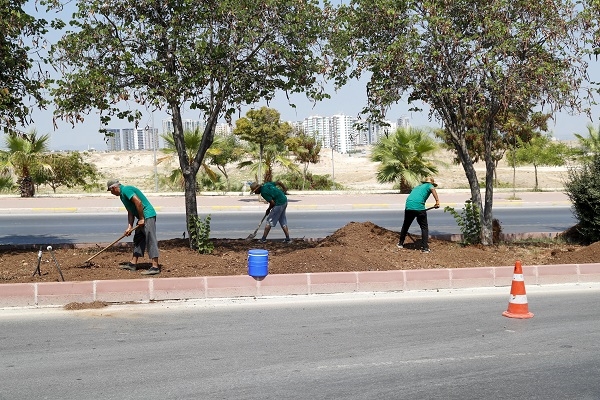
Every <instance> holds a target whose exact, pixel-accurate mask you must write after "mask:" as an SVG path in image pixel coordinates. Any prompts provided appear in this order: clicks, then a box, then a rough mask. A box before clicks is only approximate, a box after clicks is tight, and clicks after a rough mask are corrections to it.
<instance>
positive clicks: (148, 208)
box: [120, 185, 156, 219]
mask: <svg viewBox="0 0 600 400" xmlns="http://www.w3.org/2000/svg"><path fill="white" fill-rule="evenodd" d="M134 195H136V196H137V197H138V199H140V201H141V202H142V206H143V207H144V219H146V218H152V217H156V211H155V210H154V207H152V204H150V202H149V201H148V199H147V198H146V196H144V194H143V193H142V192H141V191H140V189H138V188H136V187H135V186H125V185H121V196H120V198H121V202H122V203H123V205H124V206H125V208H126V209H127V211H129V212H130V213H132V214H133V215H134V216H135V217H136V218H137V219H140V216H139V215H137V214H138V212H137V209H136V208H135V204H133V201H131V199H132V198H133V196H134Z"/></svg>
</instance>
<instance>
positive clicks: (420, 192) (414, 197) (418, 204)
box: [404, 182, 434, 211]
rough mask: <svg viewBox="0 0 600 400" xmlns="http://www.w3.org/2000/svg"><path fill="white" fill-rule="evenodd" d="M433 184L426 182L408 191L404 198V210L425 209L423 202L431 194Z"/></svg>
mask: <svg viewBox="0 0 600 400" xmlns="http://www.w3.org/2000/svg"><path fill="white" fill-rule="evenodd" d="M433 188H434V186H433V185H432V184H431V183H429V182H427V183H423V184H421V185H419V186H415V188H414V189H413V190H412V191H411V192H410V194H409V195H408V197H407V198H406V206H405V207H404V208H405V209H406V210H414V211H422V210H425V202H426V201H427V199H428V198H429V195H430V194H431V189H433Z"/></svg>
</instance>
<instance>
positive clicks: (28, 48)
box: [0, 0, 47, 133]
mask: <svg viewBox="0 0 600 400" xmlns="http://www.w3.org/2000/svg"><path fill="white" fill-rule="evenodd" d="M26 3H28V1H26V0H4V1H2V3H1V5H0V128H2V129H3V130H4V132H5V133H8V132H14V127H15V125H16V124H17V123H20V124H21V125H27V124H28V123H29V122H30V121H31V116H30V112H31V110H30V104H29V103H28V102H27V100H33V101H34V102H36V103H37V104H38V105H40V106H42V107H43V106H44V105H45V104H46V102H47V101H46V100H45V98H44V96H43V95H42V93H41V91H42V88H43V86H44V79H45V74H44V73H42V72H41V71H35V70H33V67H34V65H35V64H37V61H35V60H34V59H33V57H32V56H33V55H34V54H35V53H36V51H38V50H39V49H38V48H36V47H34V46H35V45H36V44H37V45H38V46H40V47H41V46H42V44H43V39H42V37H43V34H44V33H45V32H46V24H47V22H46V21H45V20H43V19H39V20H37V19H35V18H34V17H33V16H31V15H29V14H27V13H26V12H25V11H24V10H23V6H24V5H25V4H26ZM27 43H32V45H28V44H27Z"/></svg>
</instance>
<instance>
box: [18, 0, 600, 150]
mask: <svg viewBox="0 0 600 400" xmlns="http://www.w3.org/2000/svg"><path fill="white" fill-rule="evenodd" d="M29 3H30V4H29V6H28V7H26V8H25V9H26V11H27V12H29V13H35V11H34V10H33V8H32V6H31V4H32V3H33V2H32V1H30V2H29ZM69 14H70V12H69ZM38 15H39V14H38ZM63 17H64V16H63ZM47 18H48V19H50V18H53V16H51V15H49V16H47ZM54 35H55V36H57V34H56V33H55V34H54ZM56 39H57V38H56V37H50V38H49V40H50V41H52V42H54V41H56ZM599 67H600V62H599V61H597V60H591V61H590V68H589V73H590V77H591V80H592V81H596V82H600V68H599ZM365 83H366V81H364V80H363V81H360V82H356V81H353V82H351V83H349V84H348V85H346V86H345V87H343V88H342V89H340V90H339V91H338V92H337V93H335V92H334V91H333V87H331V89H330V90H329V94H330V95H331V97H332V98H331V99H329V100H325V101H323V102H320V103H317V104H316V105H314V106H313V104H312V103H311V102H310V101H308V100H307V99H306V98H305V97H304V96H303V95H295V96H293V97H292V102H294V103H295V104H296V106H297V108H296V109H294V108H292V107H290V106H289V105H288V100H287V99H286V97H285V95H283V94H281V95H278V96H276V98H275V99H274V101H272V102H271V103H270V104H269V107H271V108H275V109H276V110H278V111H279V112H280V114H281V119H282V121H300V120H303V119H304V118H305V117H308V116H311V115H321V116H331V115H334V114H346V115H352V116H356V115H358V113H359V112H360V110H361V109H362V108H363V107H364V106H365V104H366V94H365ZM263 105H267V104H266V102H262V103H256V104H255V105H254V107H256V108H259V107H261V106H263ZM409 108H410V107H409V106H408V105H407V104H406V102H401V103H399V104H397V105H395V106H393V107H392V108H391V109H390V111H389V112H388V114H387V118H388V119H389V120H391V121H395V120H397V119H398V118H399V117H401V116H403V115H407V116H408V117H409V118H410V122H411V125H412V126H414V127H437V126H439V123H437V121H429V120H428V116H427V110H426V109H425V110H424V111H423V112H420V113H417V112H408V109H409ZM246 111H247V110H242V116H243V115H244V114H245V112H246ZM183 117H184V118H187V119H200V117H199V115H198V113H197V112H192V110H184V111H183ZM165 118H168V115H167V114H166V113H165V112H155V113H154V124H155V125H154V126H155V127H157V128H159V132H161V130H160V126H161V121H162V120H163V119H165ZM235 118H237V116H236V117H235ZM235 118H234V120H235ZM592 118H593V119H594V120H593V121H591V120H590V119H589V118H588V117H587V116H586V115H583V114H582V115H575V116H571V115H568V114H567V113H566V112H563V113H559V114H557V115H556V118H555V121H550V126H549V131H550V132H551V133H552V134H553V135H554V136H555V137H556V138H557V139H561V140H572V139H574V136H573V134H574V133H579V134H583V135H587V128H586V126H587V125H588V124H589V123H593V124H594V125H595V126H598V121H599V118H600V106H597V105H596V106H593V107H592ZM33 120H34V124H32V125H29V126H26V127H20V129H22V130H24V131H29V130H30V129H32V128H35V129H37V132H38V134H46V133H48V134H50V135H51V141H50V148H51V149H52V150H86V149H89V148H95V149H97V150H105V149H106V144H105V143H104V140H103V139H104V136H103V135H102V134H100V133H99V132H98V129H99V128H100V122H99V117H98V115H97V114H95V113H92V114H90V115H89V116H87V117H86V119H85V121H84V122H83V123H79V124H77V125H76V126H75V127H74V128H72V127H71V125H69V124H66V123H63V122H59V123H58V128H57V129H56V130H55V129H54V128H53V123H52V109H51V108H50V109H48V110H36V111H35V112H34V113H33ZM151 124H152V115H151V113H150V112H147V113H145V115H144V117H143V119H142V120H141V121H140V123H139V125H140V127H144V126H146V125H151ZM131 127H133V124H131V123H129V122H127V121H118V120H113V121H112V122H111V123H110V124H109V125H108V126H107V128H131ZM161 133H162V132H161Z"/></svg>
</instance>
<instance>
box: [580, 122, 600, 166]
mask: <svg viewBox="0 0 600 400" xmlns="http://www.w3.org/2000/svg"><path fill="white" fill-rule="evenodd" d="M599 128H600V127H599ZM587 130H588V135H587V136H583V135H580V134H577V133H576V134H575V137H576V138H577V141H578V142H579V145H580V146H581V149H580V153H581V157H582V158H585V159H587V160H589V159H591V158H593V157H594V156H596V155H598V154H600V129H598V128H595V127H594V125H592V124H588V125H587Z"/></svg>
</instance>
